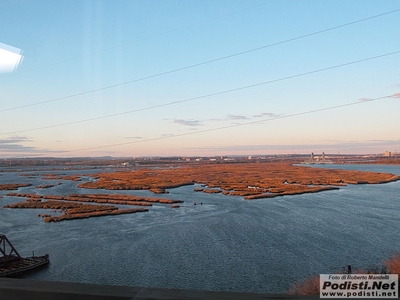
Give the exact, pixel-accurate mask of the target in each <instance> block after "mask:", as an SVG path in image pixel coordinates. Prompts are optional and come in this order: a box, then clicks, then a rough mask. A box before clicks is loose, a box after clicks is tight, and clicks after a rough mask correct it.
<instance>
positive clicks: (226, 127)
mask: <svg viewBox="0 0 400 300" xmlns="http://www.w3.org/2000/svg"><path fill="white" fill-rule="evenodd" d="M394 97H395V95H387V96H383V97H378V98H373V99H368V100H364V101H360V100H358V101H356V102H350V103H346V104H340V105H335V106H330V107H324V108H318V109H314V110H308V111H304V112H299V113H294V114H290V115H284V116H277V117H273V118H270V117H264V118H263V119H262V120H257V121H251V122H245V123H240V124H231V125H227V126H221V127H216V128H210V129H205V130H199V131H195V132H186V133H181V134H174V135H168V136H163V137H156V138H149V139H143V140H138V141H131V142H125V143H117V144H108V145H102V146H94V147H87V148H80V149H74V150H64V151H53V152H56V153H70V152H77V151H87V150H96V149H102V148H110V147H118V146H125V145H131V144H139V143H146V142H152V141H159V140H165V139H171V138H177V137H183V136H189V135H196V134H201V133H207V132H212V131H219V130H224V129H229V128H235V127H241V126H247V125H251V124H257V123H263V122H268V121H275V120H279V119H287V118H293V117H297V116H302V115H307V114H312V113H318V112H322V111H328V110H333V109H338V108H343V107H348V106H353V105H360V104H365V103H368V102H374V101H378V100H382V99H388V98H394Z"/></svg>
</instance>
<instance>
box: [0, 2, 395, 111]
mask: <svg viewBox="0 0 400 300" xmlns="http://www.w3.org/2000/svg"><path fill="white" fill-rule="evenodd" d="M399 11H400V9H395V10H392V11H388V12H385V13H382V14H378V15H374V16H371V17H367V18H363V19H360V20H356V21H353V22H349V23H345V24H342V25H338V26H334V27H330V28H327V29H323V30H319V31H315V32H312V33H308V34H305V35H301V36H298V37H294V38H290V39H286V40H283V41H280V42H276V43H272V44H268V45H265V46H261V47H257V48H253V49H249V50H246V51H242V52H237V53H234V54H230V55H227V56H222V57H219V58H215V59H212V60H208V61H204V62H200V63H197V64H192V65H188V66H185V67H181V68H177V69H173V70H170V71H165V72H161V73H157V74H154V75H150V76H145V77H141V78H137V79H133V80H129V81H125V82H121V83H118V84H113V85H109V86H105V87H102V88H97V89H92V90H89V91H85V92H80V93H76V94H71V95H68V96H63V97H58V98H53V99H50V100H45V101H40V102H35V103H31V104H26V105H21V106H16V107H11V108H6V109H0V113H1V112H7V111H12V110H17V109H22V108H27V107H32V106H37V105H43V104H47V103H52V102H56V101H61V100H65V99H70V98H74V97H78V96H83V95H88V94H92V93H95V92H100V91H104V90H108V89H112V88H116V87H120V86H124V85H128V84H132V83H135V82H139V81H144V80H147V79H151V78H155V77H160V76H164V75H168V74H171V73H176V72H180V71H183V70H187V69H191V68H195V67H199V66H203V65H206V64H211V63H214V62H218V61H221V60H225V59H228V58H233V57H236V56H240V55H244V54H248V53H251V52H255V51H259V50H262V49H266V48H270V47H274V46H278V45H282V44H285V43H289V42H293V41H296V40H300V39H303V38H307V37H311V36H314V35H317V34H321V33H325V32H328V31H332V30H336V29H339V28H343V27H346V26H350V25H354V24H357V23H361V22H364V21H367V20H371V19H374V18H379V17H382V16H386V15H389V14H392V13H396V12H399Z"/></svg>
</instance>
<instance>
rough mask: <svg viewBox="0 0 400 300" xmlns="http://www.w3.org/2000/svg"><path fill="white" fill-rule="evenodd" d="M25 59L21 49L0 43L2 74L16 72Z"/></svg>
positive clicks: (0, 70) (0, 69)
mask: <svg viewBox="0 0 400 300" xmlns="http://www.w3.org/2000/svg"><path fill="white" fill-rule="evenodd" d="M23 58H24V57H23V56H22V50H21V49H18V48H15V47H12V46H9V45H6V44H2V43H0V73H9V72H14V71H16V70H17V68H18V66H19V65H20V64H21V62H22V60H23Z"/></svg>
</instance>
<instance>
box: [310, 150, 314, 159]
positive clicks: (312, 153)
mask: <svg viewBox="0 0 400 300" xmlns="http://www.w3.org/2000/svg"><path fill="white" fill-rule="evenodd" d="M310 159H311V161H314V152H311V157H310Z"/></svg>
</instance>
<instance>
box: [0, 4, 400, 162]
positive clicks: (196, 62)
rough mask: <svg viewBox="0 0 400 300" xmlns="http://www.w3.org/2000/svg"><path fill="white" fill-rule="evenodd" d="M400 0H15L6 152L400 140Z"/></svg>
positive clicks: (7, 54)
mask: <svg viewBox="0 0 400 300" xmlns="http://www.w3.org/2000/svg"><path fill="white" fill-rule="evenodd" d="M399 112H400V2H399V1H398V0H393V1H390V0H374V1H370V0H363V1H357V0H353V1H347V0H345V1H341V0H334V1H330V0H326V1H319V0H310V1H308V0H307V1H306V0H298V1H293V0H246V1H244V0H240V1H237V0H218V1H215V0H179V1H175V0H162V1H161V0H158V1H156V0H135V1H134V0H117V1H101V0H96V1H90V0H85V1H83V0H69V1H60V0H41V1H34V0H2V1H1V2H0V158H17V157H81V156H92V157H95V156H115V157H122V156H123V157H126V156H127V157H138V156H215V155H218V156H219V155H268V154H308V153H311V152H314V153H321V152H325V153H327V154H337V153H340V154H376V153H383V152H385V151H391V152H393V153H394V152H400V117H399Z"/></svg>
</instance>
